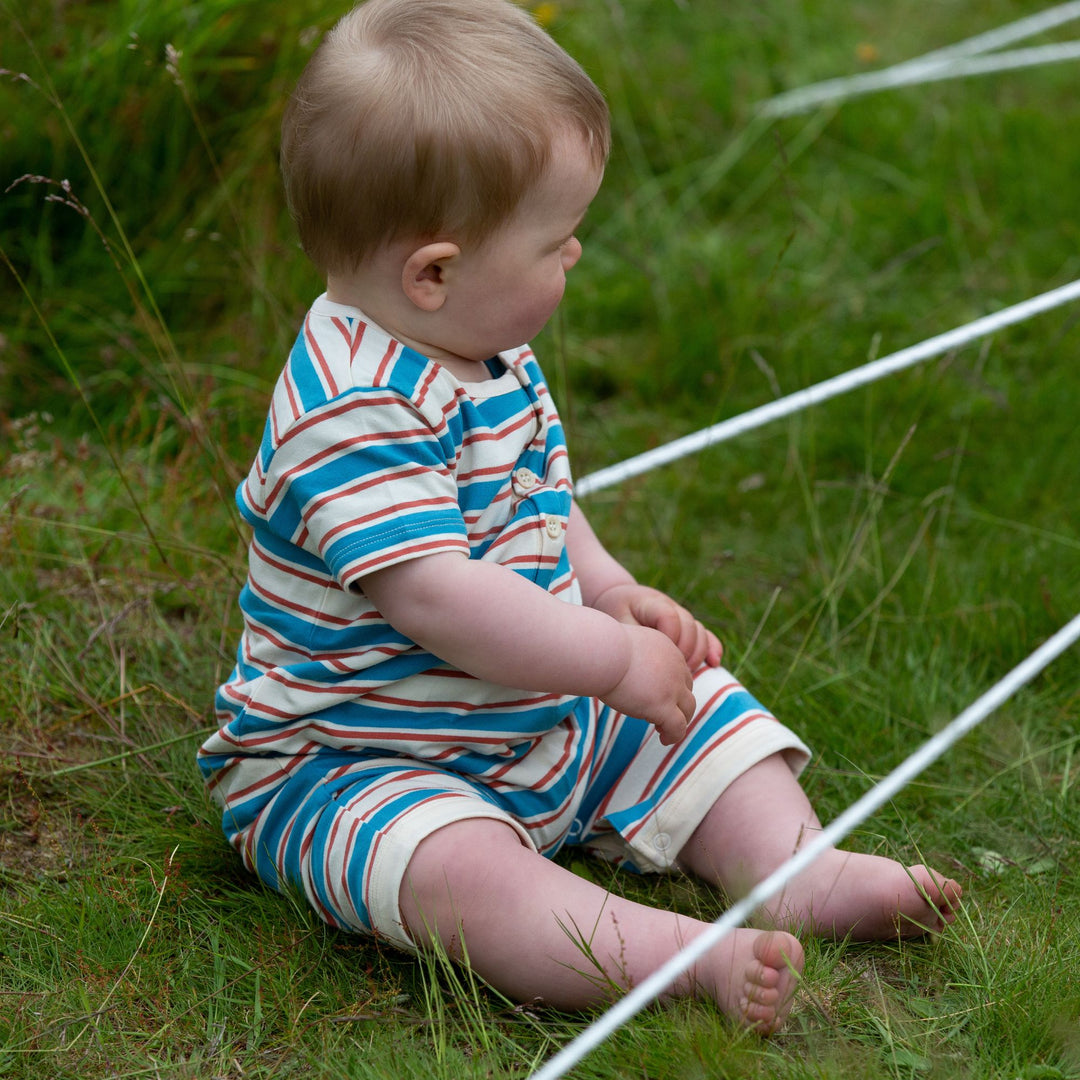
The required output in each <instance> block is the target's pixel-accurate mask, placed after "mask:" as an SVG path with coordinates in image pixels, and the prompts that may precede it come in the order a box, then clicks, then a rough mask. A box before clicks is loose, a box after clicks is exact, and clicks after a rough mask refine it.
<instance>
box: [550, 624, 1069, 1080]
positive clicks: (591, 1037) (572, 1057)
mask: <svg viewBox="0 0 1080 1080" xmlns="http://www.w3.org/2000/svg"><path fill="white" fill-rule="evenodd" d="M1078 640H1080V614H1078V615H1074V616H1073V618H1072V620H1071V621H1070V622H1069V623H1067V624H1066V625H1065V626H1063V627H1062V628H1061V629H1060V630H1059V631H1058V632H1057V633H1056V634H1054V635H1053V637H1051V638H1049V639H1048V640H1047V641H1045V642H1044V643H1043V644H1042V645H1040V646H1039V648H1038V649H1036V650H1035V651H1034V652H1033V653H1032V654H1031V655H1030V656H1029V657H1028V658H1027V659H1026V660H1024V661H1022V662H1021V663H1020V664H1018V665H1017V666H1016V667H1015V668H1013V669H1012V671H1010V672H1009V674H1008V675H1006V676H1005V677H1004V678H1003V679H1001V681H1000V682H998V683H996V684H995V685H994V686H992V687H991V688H990V689H989V690H987V691H986V693H985V694H983V695H982V696H981V697H980V698H979V699H978V700H977V701H975V702H974V703H973V704H971V705H969V706H968V707H967V708H966V709H965V710H964V711H963V712H962V713H960V715H959V716H957V717H956V719H955V720H953V721H952V722H951V723H950V724H948V725H947V726H946V727H944V728H942V730H941V731H939V732H938V733H937V735H934V736H933V737H932V738H930V739H928V740H927V741H926V742H925V743H923V745H922V746H921V747H920V748H919V749H918V750H916V751H915V753H913V754H912V755H911V756H910V757H908V758H907V759H906V760H905V761H903V762H901V764H900V765H898V766H897V767H896V768H895V769H894V770H893V771H892V772H891V773H889V775H888V776H886V777H885V778H884V779H883V780H882V781H881V782H880V783H878V784H876V785H875V786H874V787H872V788H871V789H870V790H869V791H868V792H866V794H865V795H863V796H862V798H860V799H858V800H857V801H856V802H854V803H852V804H851V806H849V807H848V808H847V810H845V811H844V812H843V813H842V814H841V815H840V816H839V817H838V818H836V819H835V820H834V821H832V822H831V823H830V824H829V825H828V826H826V827H825V828H824V829H822V831H821V832H820V833H818V835H817V836H816V837H815V838H814V839H813V840H812V841H810V843H808V844H807V845H806V846H805V847H804V848H801V849H800V850H799V851H798V852H797V853H796V854H795V855H793V856H792V857H791V858H790V859H788V861H787V862H785V863H784V864H783V865H781V866H780V867H778V868H777V869H776V870H774V871H773V873H771V874H770V875H769V876H768V877H767V878H766V879H765V880H764V881H762V882H761V883H760V884H759V885H758V886H757V887H756V888H754V889H753V890H752V891H751V892H750V893H749V895H747V896H746V897H745V898H744V899H742V900H741V901H739V902H738V903H737V904H735V905H733V906H732V907H731V908H729V909H728V910H727V911H726V912H725V913H724V914H723V915H722V916H721V917H720V918H719V919H717V920H716V922H714V923H712V924H711V925H710V926H709V928H708V929H707V930H705V931H704V932H703V933H701V934H699V935H698V936H697V937H696V938H694V940H693V941H691V942H690V944H689V945H687V946H686V948H684V949H683V950H682V951H681V952H679V953H676V955H675V956H673V957H672V958H671V959H670V960H669V961H668V962H667V963H666V964H664V965H663V966H662V967H660V968H658V969H657V970H656V971H654V972H653V973H652V974H651V975H650V976H649V977H648V978H647V979H645V980H644V981H643V982H641V983H640V984H639V985H638V986H636V987H635V988H634V989H633V990H631V991H630V992H629V993H628V994H627V995H626V997H624V998H622V999H621V1000H620V1001H618V1002H616V1004H615V1005H613V1006H612V1007H611V1008H610V1009H608V1011H607V1012H605V1013H604V1014H603V1015H602V1016H601V1017H599V1019H597V1020H595V1021H594V1022H593V1023H592V1024H590V1025H589V1027H587V1028H586V1029H585V1030H584V1031H583V1032H582V1033H581V1034H580V1035H578V1036H577V1038H575V1039H574V1040H573V1041H572V1042H570V1043H568V1044H567V1045H566V1046H565V1047H563V1049H562V1050H560V1051H559V1052H558V1053H557V1054H556V1055H555V1056H554V1057H553V1058H552V1059H551V1060H550V1061H549V1062H548V1063H547V1064H546V1065H544V1066H542V1067H541V1068H540V1070H539V1071H537V1072H535V1073H533V1076H532V1080H558V1078H559V1077H562V1076H564V1075H565V1074H566V1072H567V1071H568V1070H569V1069H571V1068H573V1066H574V1065H576V1064H577V1063H578V1062H579V1061H581V1059H582V1058H584V1057H585V1055H586V1054H588V1053H589V1052H590V1051H591V1050H594V1049H595V1048H596V1047H597V1046H599V1045H600V1043H602V1042H603V1041H604V1040H605V1039H606V1038H608V1036H609V1035H611V1034H612V1033H613V1032H615V1031H616V1030H617V1029H618V1028H619V1027H621V1026H622V1025H623V1024H625V1023H626V1022H627V1021H628V1020H629V1019H630V1018H631V1017H633V1016H634V1015H636V1014H637V1013H638V1012H640V1011H641V1010H642V1009H643V1008H645V1006H646V1005H648V1004H649V1003H650V1002H652V1001H654V1000H655V999H656V998H657V997H659V996H660V994H662V993H663V992H664V990H666V989H667V988H668V987H669V986H670V985H671V984H672V983H673V982H674V981H675V980H676V979H677V978H678V977H679V976H680V975H681V974H682V973H683V972H684V971H686V970H687V969H688V968H690V967H691V966H692V965H693V963H694V961H695V960H697V959H698V958H699V957H700V956H702V955H704V954H705V953H706V952H708V950H709V949H711V948H713V947H714V946H715V945H716V944H717V943H718V942H719V941H720V940H721V939H722V938H723V937H724V936H725V935H726V934H728V933H730V932H731V931H732V930H733V929H735V927H737V926H739V925H741V924H742V923H743V922H745V921H746V919H747V918H748V917H749V916H750V915H751V914H752V913H753V912H754V910H755V909H756V908H757V907H759V906H760V905H761V904H763V903H765V901H766V900H768V899H769V898H770V897H772V896H775V895H776V894H777V893H778V892H780V890H781V889H783V888H784V886H785V885H786V884H787V883H788V882H789V881H791V879H792V878H794V877H795V876H796V875H797V874H799V873H801V872H802V871H803V870H804V869H806V867H807V866H809V865H810V864H811V863H812V862H813V861H814V859H816V858H817V857H818V856H819V855H820V854H821V853H822V852H823V851H825V850H826V849H827V848H830V847H835V846H836V844H838V843H839V842H840V841H841V840H843V839H844V837H846V836H847V835H848V834H849V833H850V832H851V831H852V830H853V829H855V828H856V827H857V826H859V825H861V824H862V823H863V822H864V821H865V820H866V819H867V818H868V817H870V815H871V814H873V813H874V812H875V811H876V810H878V809H879V808H880V807H882V806H883V805H884V804H885V803H887V802H888V801H889V800H890V799H892V798H893V797H894V796H895V795H896V794H897V792H899V791H900V790H901V789H902V788H903V787H904V786H905V785H907V784H908V783H910V782H911V781H912V780H913V779H915V777H916V776H918V775H919V773H921V772H922V771H923V770H924V769H925V768H926V767H927V766H928V765H931V764H933V762H935V761H937V759H938V758H939V757H941V756H942V754H944V753H945V752H946V751H947V750H948V749H949V748H950V747H951V746H952V745H953V744H954V743H956V742H957V741H959V739H960V738H961V737H962V736H964V735H966V734H967V733H968V732H969V731H971V730H972V729H973V728H974V727H975V726H976V725H978V724H979V723H981V722H982V721H983V720H984V719H986V717H987V716H989V715H990V713H992V712H993V711H994V710H995V709H997V708H998V707H999V706H1000V705H1002V704H1003V703H1004V702H1006V701H1008V699H1009V698H1010V697H1012V696H1013V694H1015V693H1016V692H1017V690H1019V689H1020V688H1021V687H1022V686H1024V685H1025V684H1026V683H1028V682H1030V681H1031V680H1032V679H1033V678H1034V677H1035V676H1036V675H1037V674H1038V673H1039V672H1040V671H1042V670H1043V668H1045V667H1046V666H1047V665H1048V664H1050V663H1051V662H1052V661H1053V660H1055V659H1057V657H1058V656H1060V655H1061V653H1063V652H1064V651H1065V650H1066V649H1067V648H1069V646H1070V645H1074V644H1075V643H1076V642H1077V641H1078Z"/></svg>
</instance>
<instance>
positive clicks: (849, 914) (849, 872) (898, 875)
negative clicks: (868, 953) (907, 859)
mask: <svg viewBox="0 0 1080 1080" xmlns="http://www.w3.org/2000/svg"><path fill="white" fill-rule="evenodd" d="M962 891H963V890H962V889H961V888H960V886H959V885H958V884H957V883H956V882H955V881H953V880H952V879H951V878H946V877H943V876H942V875H941V874H938V873H935V872H934V871H932V870H929V869H927V868H926V867H925V866H922V865H918V866H911V867H907V868H905V867H903V866H901V865H900V863H898V862H896V861H895V860H893V859H886V858H883V857H882V856H880V855H864V854H859V853H856V852H849V851H839V850H833V851H828V852H826V853H825V854H824V855H822V856H821V857H820V858H819V859H818V860H817V861H816V862H814V863H813V864H812V865H811V866H810V867H808V868H807V869H806V870H805V871H804V872H803V873H802V874H800V875H799V876H798V877H797V878H796V879H795V880H794V881H793V882H791V883H790V884H789V885H788V886H787V888H786V889H785V890H784V892H783V893H782V894H781V895H780V896H778V897H776V898H775V899H773V900H771V901H769V903H768V904H766V905H765V916H766V918H765V922H766V924H767V925H770V926H775V927H778V928H782V929H788V930H796V931H798V930H800V929H805V930H807V931H809V932H810V933H813V934H817V935H819V936H822V937H845V936H847V935H849V934H850V935H851V937H853V938H854V939H855V940H856V941H873V940H878V939H881V938H891V937H896V936H897V935H899V936H900V937H919V936H920V935H922V934H926V933H938V932H940V931H941V930H943V929H944V928H945V926H946V925H947V924H948V923H951V922H952V921H953V920H954V919H955V918H956V911H955V909H956V906H957V905H958V904H959V902H960V896H961V894H962Z"/></svg>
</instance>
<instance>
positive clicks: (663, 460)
mask: <svg viewBox="0 0 1080 1080" xmlns="http://www.w3.org/2000/svg"><path fill="white" fill-rule="evenodd" d="M1077 298H1080V278H1078V279H1077V280H1076V281H1072V282H1070V283H1069V284H1068V285H1062V286H1060V287H1059V288H1056V289H1051V290H1050V291H1049V292H1044V293H1040V294H1039V295H1038V296H1033V297H1031V298H1030V299H1028V300H1023V301H1021V302H1020V303H1018V304H1013V305H1012V307H1007V308H1003V309H1002V310H1001V311H996V312H994V314H992V315H984V316H983V317H982V318H981V319H976V320H974V322H970V323H966V324H965V325H963V326H959V327H957V328H956V329H955V330H949V331H946V332H945V333H944V334H938V335H937V336H936V337H932V338H928V339H927V340H926V341H923V342H920V343H919V344H917V345H910V346H908V348H906V349H901V350H900V351H899V352H895V353H891V354H890V355H889V356H883V357H881V358H880V359H878V360H873V361H871V362H870V363H868V364H863V365H862V366H861V367H857V368H853V369H852V370H851V371H845V372H844V373H843V374H840V375H835V376H833V378H831V379H826V380H825V381H824V382H820V383H816V384H815V385H814V386H809V387H807V388H806V389H805V390H797V391H796V392H795V393H793V394H788V395H787V397H782V398H778V399H777V400H776V401H770V402H769V403H768V404H766V405H760V406H758V407H757V408H756V409H751V410H750V411H749V412H745V413H741V414H740V415H738V416H733V417H731V418H730V419H728V420H722V421H720V423H718V424H713V425H712V426H711V427H707V428H703V429H702V430H701V431H695V432H693V433H692V434H690V435H684V436H683V437H682V438H681V439H675V440H674V441H672V442H669V443H665V444H664V445H663V446H658V447H656V449H654V450H648V451H646V452H645V453H643V454H638V455H637V456H635V457H632V458H627V459H626V460H625V461H622V462H619V463H618V464H616V465H609V466H608V467H607V468H604V469H598V470H597V471H596V472H592V473H589V475H588V476H584V477H582V479H580V480H579V481H577V483H576V484H575V485H574V489H575V493H576V494H577V495H578V496H585V495H589V494H591V493H592V492H594V491H599V490H600V489H601V488H605V487H611V486H613V485H615V484H620V483H622V482H623V481H624V480H628V479H629V478H630V477H632V476H638V475H639V474H640V473H644V472H648V471H649V470H650V469H655V468H657V467H658V466H660V465H666V464H668V463H669V462H672V461H675V460H677V459H678V458H682V457H687V456H688V455H690V454H694V453H697V452H698V451H699V450H704V449H705V448H706V447H708V446H715V445H716V444H717V443H721V442H725V441H726V440H727V439H731V438H733V437H734V436H736V435H741V434H742V433H743V432H746V431H752V430H753V429H754V428H758V427H762V426H763V425H764V424H768V423H770V422H771V421H773V420H779V419H780V418H781V417H784V416H790V415H791V414H792V413H796V412H799V411H800V410H802V409H805V408H807V407H808V406H810V405H817V404H820V403H821V402H823V401H828V400H829V399H830V398H834V397H837V396H838V395H840V394H844V393H847V392H848V391H849V390H854V389H855V388H856V387H859V386H865V385H866V384H867V383H872V382H875V381H876V380H878V379H881V378H884V377H885V376H886V375H892V374H893V373H894V372H897V371H902V370H903V369H904V368H908V367H912V366H913V365H915V364H917V363H920V362H921V361H923V360H927V359H929V358H930V357H933V356H939V355H940V354H941V353H944V352H948V351H949V350H950V349H957V348H959V347H960V346H961V345H966V344H967V343H968V342H971V341H975V340H976V339H977V338H980V337H985V336H986V335H987V334H992V333H994V332H996V331H998V330H1001V329H1003V328H1004V327H1006V326H1012V325H1013V324H1014V323H1018V322H1023V321H1024V320H1025V319H1030V318H1031V317H1032V316H1034V315H1039V314H1042V313H1043V312H1044V311H1050V310H1051V309H1052V308H1055V307H1059V306H1060V305H1062V304H1067V303H1069V302H1070V301H1072V300H1076V299H1077Z"/></svg>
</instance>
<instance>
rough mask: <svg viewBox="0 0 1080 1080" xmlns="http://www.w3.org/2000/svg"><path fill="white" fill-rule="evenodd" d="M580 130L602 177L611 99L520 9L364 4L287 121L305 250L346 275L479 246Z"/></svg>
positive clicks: (487, 2)
mask: <svg viewBox="0 0 1080 1080" xmlns="http://www.w3.org/2000/svg"><path fill="white" fill-rule="evenodd" d="M567 129H569V130H571V131H576V132H578V133H580V134H581V136H582V137H583V139H584V140H585V142H586V144H587V146H588V148H589V152H590V153H591V154H592V156H593V158H594V160H595V161H596V163H597V165H598V166H602V165H603V163H604V161H605V159H606V157H607V153H608V149H609V146H610V139H611V136H610V129H609V120H608V111H607V105H606V104H605V102H604V99H603V95H602V94H601V93H600V91H599V90H598V89H597V88H596V86H595V85H594V84H593V82H592V81H591V80H590V79H589V77H588V75H586V74H585V72H584V71H583V70H582V68H581V67H580V65H579V64H578V63H577V62H576V61H575V60H573V59H572V58H571V57H570V56H569V55H567V53H566V52H564V51H563V49H562V48H560V47H559V46H558V45H557V44H556V43H555V42H554V41H553V40H552V39H551V38H550V37H549V36H548V35H547V34H546V33H545V32H544V31H543V30H542V29H541V28H540V27H539V26H538V25H537V24H536V23H535V22H534V21H533V19H532V18H531V17H530V16H529V15H528V13H527V12H525V11H523V10H521V9H520V8H518V7H517V6H515V5H514V4H512V3H509V2H508V0H367V2H366V3H362V4H360V5H358V6H357V7H355V8H353V10H352V11H350V12H349V13H348V14H347V15H345V16H344V17H343V18H342V19H341V20H340V21H339V22H338V23H337V25H336V26H335V27H334V28H333V29H332V30H331V31H330V32H329V34H327V36H326V38H325V39H324V41H323V43H322V44H321V45H320V46H319V48H318V49H317V50H316V52H315V55H314V56H313V57H312V59H311V61H310V62H309V64H308V66H307V68H306V69H305V71H304V73H303V75H302V76H301V78H300V82H299V83H298V85H297V87H296V90H295V92H294V93H293V96H292V98H291V99H290V101H289V104H288V107H287V109H286V111H285V118H284V121H283V124H282V146H281V164H282V173H283V175H284V178H285V190H286V194H287V197H288V201H289V208H290V210H291V211H292V214H293V218H294V220H295V222H296V226H297V229H298V231H299V233H300V242H301V244H302V245H303V248H304V250H305V251H306V252H307V254H308V256H309V257H310V258H311V260H312V261H313V262H314V263H315V265H316V266H317V267H318V268H319V269H320V270H322V271H323V272H335V271H347V270H352V269H355V268H356V267H357V266H359V265H360V263H361V262H363V260H364V259H365V258H366V257H367V256H368V255H370V254H372V253H373V252H375V251H377V250H378V249H379V248H380V247H382V246H383V245H385V244H387V243H390V242H392V241H394V240H398V239H401V238H403V237H407V238H410V239H412V238H417V239H424V240H427V239H435V238H439V237H443V236H448V237H454V238H455V239H457V238H460V239H462V240H465V241H473V242H479V241H482V240H483V239H485V238H486V237H487V236H489V235H491V234H492V233H493V232H494V231H495V230H496V229H497V228H498V226H499V225H500V224H501V223H503V222H504V221H505V220H506V219H507V217H509V216H510V214H511V213H512V212H513V211H514V209H515V207H516V206H517V204H518V203H519V202H520V200H521V198H522V197H523V196H524V195H525V194H526V193H527V192H528V190H529V189H530V187H531V186H532V185H533V184H534V183H536V181H537V180H538V178H539V177H540V176H541V175H542V174H543V171H544V169H545V167H546V165H547V162H548V158H549V154H550V149H551V145H552V141H553V139H554V138H555V136H556V135H557V134H558V133H559V132H561V131H563V130H567Z"/></svg>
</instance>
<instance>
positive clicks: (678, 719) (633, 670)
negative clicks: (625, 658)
mask: <svg viewBox="0 0 1080 1080" xmlns="http://www.w3.org/2000/svg"><path fill="white" fill-rule="evenodd" d="M625 629H626V633H627V635H628V637H629V640H630V663H629V664H628V665H627V668H626V674H625V675H624V676H623V677H622V679H620V680H619V682H618V683H616V684H615V686H614V687H612V689H611V690H610V691H609V692H608V693H606V694H601V695H600V697H601V699H602V700H603V701H604V702H605V703H606V704H608V705H610V706H611V707H612V708H613V709H617V710H618V711H619V712H621V713H625V714H626V715H628V716H637V717H640V718H641V719H642V720H648V721H649V723H650V724H654V725H655V726H656V729H657V731H658V732H659V733H660V741H661V742H662V743H663V744H664V745H665V746H670V745H671V744H672V743H676V742H678V741H679V740H680V739H681V738H682V737H683V735H685V734H686V725H687V724H688V723H689V722H690V721H691V720H692V719H693V718H694V710H695V708H696V705H695V702H694V690H693V686H694V680H693V679H692V678H691V675H690V668H689V667H687V664H686V659H685V658H684V657H683V654H682V653H681V652H680V651H679V649H678V648H677V647H676V646H675V645H674V644H673V642H672V641H671V639H670V638H669V637H668V636H667V635H666V634H664V633H662V632H661V631H659V630H653V629H651V628H649V627H646V626H634V625H628V626H626V628H625Z"/></svg>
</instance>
